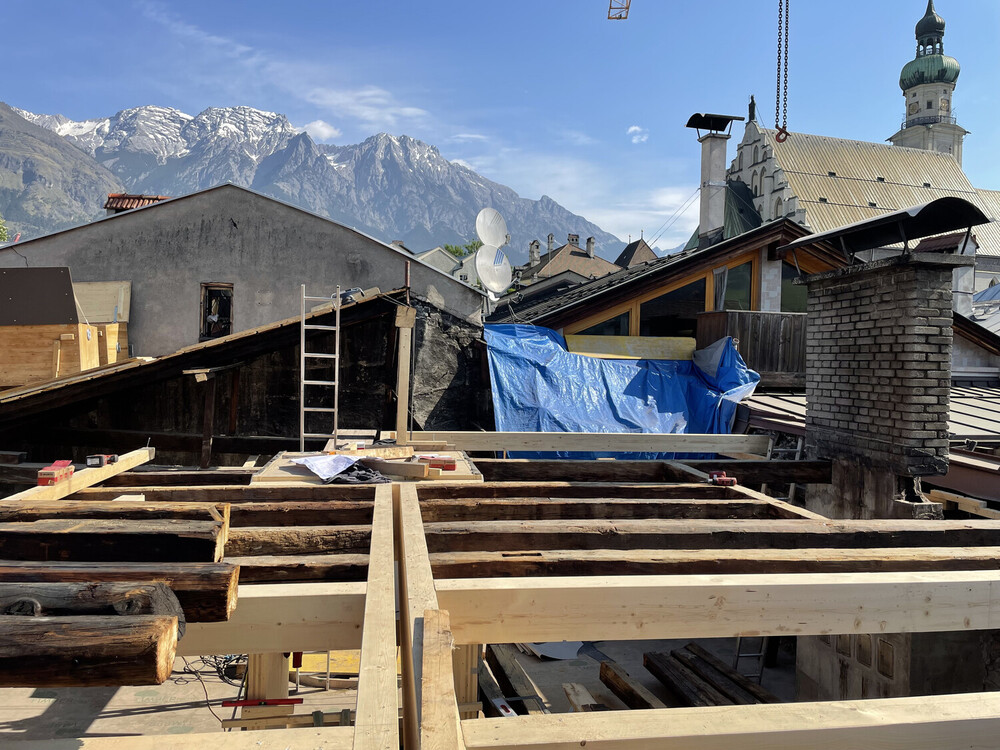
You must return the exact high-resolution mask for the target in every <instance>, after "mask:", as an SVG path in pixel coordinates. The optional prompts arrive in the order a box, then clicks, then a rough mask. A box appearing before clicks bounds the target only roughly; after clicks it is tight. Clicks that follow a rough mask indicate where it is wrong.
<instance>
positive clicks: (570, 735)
mask: <svg viewBox="0 0 1000 750" xmlns="http://www.w3.org/2000/svg"><path fill="white" fill-rule="evenodd" d="M998 716H1000V693H966V694H961V695H932V696H924V697H918V698H883V699H879V700H859V701H831V702H824V703H783V704H776V705H766V706H759V705H755V706H716V707H709V708H674V709H671V710H669V711H632V712H629V714H628V715H627V720H624V721H614V720H609V719H610V718H611V717H609V716H608V715H607V714H605V713H580V714H555V715H551V716H541V717H539V716H531V717H527V716H523V717H515V718H513V719H476V720H473V721H464V722H462V732H463V734H464V736H465V742H466V746H467V747H468V748H469V750H486V748H491V749H492V750H515V748H517V749H518V750H579V748H580V747H581V745H582V744H583V743H586V747H587V750H645V749H646V748H656V749H657V750H741V749H742V748H749V747H755V748H756V747H759V748H768V750H830V749H831V748H848V747H866V748H906V750H960V749H961V750H966V749H967V748H980V747H981V748H987V747H991V746H992V745H993V744H994V738H995V737H996V735H997V732H998V731H1000V718H997V717H998Z"/></svg>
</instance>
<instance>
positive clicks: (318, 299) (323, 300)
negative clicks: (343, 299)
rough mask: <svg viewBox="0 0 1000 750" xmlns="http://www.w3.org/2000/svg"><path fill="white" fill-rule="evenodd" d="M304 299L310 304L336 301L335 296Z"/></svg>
mask: <svg viewBox="0 0 1000 750" xmlns="http://www.w3.org/2000/svg"><path fill="white" fill-rule="evenodd" d="M302 299H304V300H308V301H309V302H333V301H335V300H336V297H334V296H330V297H303V298H302Z"/></svg>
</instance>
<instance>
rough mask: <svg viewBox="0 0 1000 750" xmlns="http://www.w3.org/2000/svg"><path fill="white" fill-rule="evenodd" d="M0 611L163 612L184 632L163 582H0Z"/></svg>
mask: <svg viewBox="0 0 1000 750" xmlns="http://www.w3.org/2000/svg"><path fill="white" fill-rule="evenodd" d="M0 615H19V616H22V617H73V616H81V615H123V616H130V615H165V616H173V617H176V618H177V637H178V638H180V637H182V636H183V635H184V612H183V610H182V609H181V605H180V602H178V601H177V597H176V595H175V594H174V592H173V591H171V590H170V588H169V587H168V586H167V585H166V584H165V583H139V582H131V583H0Z"/></svg>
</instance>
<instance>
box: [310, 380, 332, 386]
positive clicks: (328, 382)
mask: <svg viewBox="0 0 1000 750" xmlns="http://www.w3.org/2000/svg"><path fill="white" fill-rule="evenodd" d="M302 385H337V381H336V380H303V381H302Z"/></svg>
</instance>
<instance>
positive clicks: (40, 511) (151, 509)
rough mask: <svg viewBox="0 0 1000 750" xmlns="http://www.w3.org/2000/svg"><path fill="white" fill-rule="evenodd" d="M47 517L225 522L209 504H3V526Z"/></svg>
mask: <svg viewBox="0 0 1000 750" xmlns="http://www.w3.org/2000/svg"><path fill="white" fill-rule="evenodd" d="M119 492H120V490H119ZM44 518H94V519H105V520H119V521H124V520H126V519H132V520H138V521H151V520H156V519H163V518H173V519H177V520H187V521H220V522H221V521H222V520H223V516H222V513H220V511H219V509H218V508H217V507H216V506H214V505H210V504H208V503H150V502H143V501H141V500H140V501H136V502H131V501H122V500H119V501H109V502H103V501H101V502H93V501H77V500H41V501H38V502H31V503H23V502H9V501H6V500H5V501H3V502H0V523H13V522H26V521H38V520H41V519H44Z"/></svg>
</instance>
